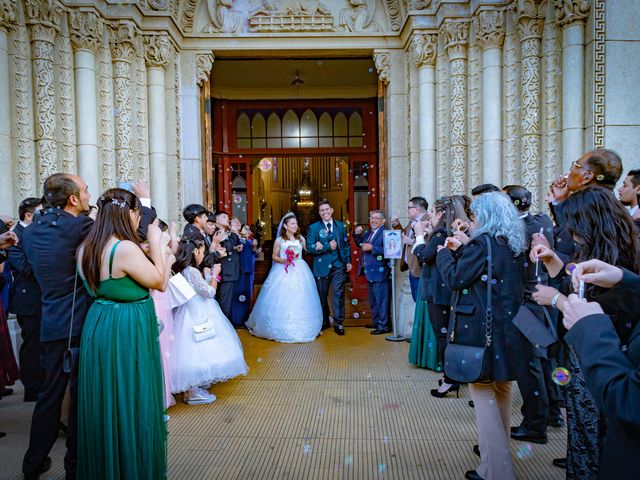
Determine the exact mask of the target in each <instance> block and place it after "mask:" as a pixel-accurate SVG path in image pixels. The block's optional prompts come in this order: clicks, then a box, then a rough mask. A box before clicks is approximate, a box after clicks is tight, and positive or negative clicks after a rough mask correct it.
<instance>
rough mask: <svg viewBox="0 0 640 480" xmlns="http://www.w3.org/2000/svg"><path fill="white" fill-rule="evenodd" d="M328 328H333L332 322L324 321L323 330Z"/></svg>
mask: <svg viewBox="0 0 640 480" xmlns="http://www.w3.org/2000/svg"><path fill="white" fill-rule="evenodd" d="M327 328H331V324H330V323H323V324H322V330H326V329H327Z"/></svg>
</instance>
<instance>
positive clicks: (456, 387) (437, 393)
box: [431, 383, 460, 398]
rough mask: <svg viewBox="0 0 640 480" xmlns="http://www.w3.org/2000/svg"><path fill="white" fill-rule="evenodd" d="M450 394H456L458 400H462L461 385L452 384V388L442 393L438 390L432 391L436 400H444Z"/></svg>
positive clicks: (433, 389)
mask: <svg viewBox="0 0 640 480" xmlns="http://www.w3.org/2000/svg"><path fill="white" fill-rule="evenodd" d="M449 392H452V393H453V392H456V398H460V385H459V384H457V383H453V384H451V386H450V387H449V388H448V389H446V390H445V391H444V392H441V391H440V390H438V389H437V388H432V389H431V396H432V397H436V398H444V397H446V396H447V394H448V393H449Z"/></svg>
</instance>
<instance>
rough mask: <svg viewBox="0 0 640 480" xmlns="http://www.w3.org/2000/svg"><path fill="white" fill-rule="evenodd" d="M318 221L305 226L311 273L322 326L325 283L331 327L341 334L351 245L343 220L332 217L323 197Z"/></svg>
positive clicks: (325, 315) (324, 325)
mask: <svg viewBox="0 0 640 480" xmlns="http://www.w3.org/2000/svg"><path fill="white" fill-rule="evenodd" d="M318 213H319V214H320V221H319V222H316V223H314V224H312V225H310V226H309V230H308V231H307V251H308V252H309V253H310V254H312V255H313V276H314V277H315V278H316V287H317V288H318V295H320V303H321V304H322V329H323V330H324V329H326V328H329V326H330V324H329V302H328V301H327V296H328V295H329V285H331V287H332V290H333V328H334V330H335V331H336V333H337V334H338V335H344V327H343V326H342V322H343V321H344V284H345V282H346V281H347V272H350V271H351V247H350V246H349V239H348V238H347V230H346V229H345V227H344V223H342V222H338V221H336V220H334V219H333V208H331V205H329V202H328V201H327V200H321V201H320V203H319V204H318Z"/></svg>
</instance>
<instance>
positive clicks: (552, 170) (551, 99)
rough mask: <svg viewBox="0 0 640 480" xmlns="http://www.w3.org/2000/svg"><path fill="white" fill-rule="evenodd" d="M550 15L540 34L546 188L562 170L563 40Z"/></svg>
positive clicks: (543, 176) (544, 179)
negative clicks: (559, 161)
mask: <svg viewBox="0 0 640 480" xmlns="http://www.w3.org/2000/svg"><path fill="white" fill-rule="evenodd" d="M558 33H559V32H558V28H557V26H556V24H555V23H554V19H553V17H552V16H548V17H547V18H546V19H545V24H544V31H543V36H542V72H543V74H542V81H543V84H542V92H541V94H542V139H541V150H542V171H541V176H542V183H541V186H540V187H541V189H545V188H547V187H548V186H549V184H550V183H551V182H552V181H553V180H554V179H555V178H556V177H557V176H558V175H559V174H561V173H562V172H561V171H560V165H559V163H558V159H560V158H562V152H561V151H560V150H561V147H560V130H561V125H560V120H561V116H560V115H559V112H560V110H561V108H560V93H561V91H562V88H561V70H562V60H561V51H562V41H561V39H560V38H559V34H558ZM540 193H543V192H540Z"/></svg>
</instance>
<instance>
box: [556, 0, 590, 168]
mask: <svg viewBox="0 0 640 480" xmlns="http://www.w3.org/2000/svg"><path fill="white" fill-rule="evenodd" d="M553 3H554V8H555V12H556V22H557V23H558V25H560V26H561V27H562V167H563V169H564V171H565V172H567V171H569V167H570V166H571V162H572V161H573V160H576V159H577V158H580V156H581V155H582V154H583V153H584V24H585V20H586V18H587V16H588V14H589V8H590V2H589V0H554V2H553Z"/></svg>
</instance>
